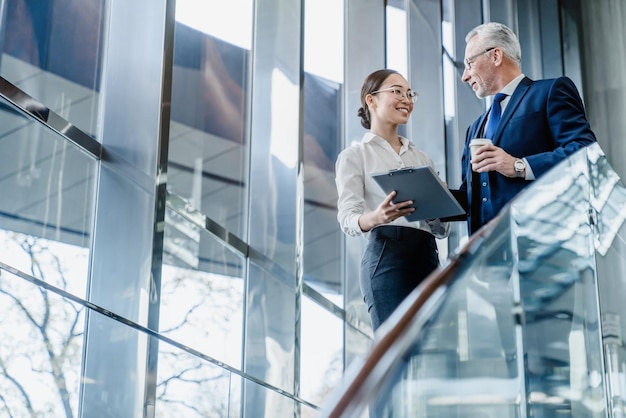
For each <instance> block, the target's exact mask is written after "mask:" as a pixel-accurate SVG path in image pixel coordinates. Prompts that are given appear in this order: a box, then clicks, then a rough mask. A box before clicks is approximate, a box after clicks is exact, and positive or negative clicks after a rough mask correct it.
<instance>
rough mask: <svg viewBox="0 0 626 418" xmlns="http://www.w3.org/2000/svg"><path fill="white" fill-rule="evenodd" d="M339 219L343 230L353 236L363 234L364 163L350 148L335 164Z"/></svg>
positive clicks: (340, 155)
mask: <svg viewBox="0 0 626 418" xmlns="http://www.w3.org/2000/svg"><path fill="white" fill-rule="evenodd" d="M335 173H336V174H335V184H336V185H337V194H338V199H337V220H338V221H339V226H340V227H341V230H342V231H343V232H344V233H345V234H347V235H349V236H352V237H355V236H359V235H361V234H363V231H361V227H360V226H359V217H360V216H361V215H362V214H363V213H364V212H365V189H364V187H365V186H364V184H365V183H364V171H363V164H362V162H361V161H360V159H359V158H358V155H357V153H355V152H354V151H353V150H351V149H350V148H347V149H345V150H344V151H342V152H341V153H340V154H339V156H338V157H337V162H336V164H335Z"/></svg>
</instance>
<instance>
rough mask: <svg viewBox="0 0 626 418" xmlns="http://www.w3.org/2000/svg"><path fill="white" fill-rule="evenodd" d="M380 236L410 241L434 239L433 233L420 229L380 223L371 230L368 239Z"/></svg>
mask: <svg viewBox="0 0 626 418" xmlns="http://www.w3.org/2000/svg"><path fill="white" fill-rule="evenodd" d="M380 238H386V239H392V240H396V241H411V242H422V241H426V240H432V241H434V240H435V237H434V236H433V234H431V233H429V232H426V231H424V230H422V229H417V228H411V227H408V226H398V225H381V226H377V227H376V228H374V229H372V231H371V232H370V239H380Z"/></svg>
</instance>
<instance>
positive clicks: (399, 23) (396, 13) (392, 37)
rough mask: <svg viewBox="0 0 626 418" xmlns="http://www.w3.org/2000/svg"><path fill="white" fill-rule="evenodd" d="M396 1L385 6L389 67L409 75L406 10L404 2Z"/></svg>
mask: <svg viewBox="0 0 626 418" xmlns="http://www.w3.org/2000/svg"><path fill="white" fill-rule="evenodd" d="M394 3H395V4H393V5H391V4H388V5H387V7H386V8H385V18H386V23H387V25H386V29H387V42H386V46H387V48H386V52H387V68H391V69H394V70H396V71H399V72H400V74H403V75H404V76H405V77H408V75H407V74H408V64H407V51H408V48H407V28H406V22H407V20H406V11H405V9H404V7H405V6H404V4H403V3H404V2H394ZM372 71H373V70H372Z"/></svg>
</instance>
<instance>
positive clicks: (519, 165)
mask: <svg viewBox="0 0 626 418" xmlns="http://www.w3.org/2000/svg"><path fill="white" fill-rule="evenodd" d="M513 168H514V169H515V177H524V171H526V163H525V162H524V160H522V159H520V158H518V159H517V160H515V162H514V163H513Z"/></svg>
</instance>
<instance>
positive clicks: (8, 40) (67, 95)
mask: <svg viewBox="0 0 626 418" xmlns="http://www.w3.org/2000/svg"><path fill="white" fill-rule="evenodd" d="M3 3H4V5H5V7H3V8H2V9H0V10H4V13H5V16H3V19H2V22H3V23H6V27H5V28H3V31H2V32H3V35H4V37H5V39H4V44H3V49H2V57H1V59H0V73H1V75H2V77H4V78H6V79H7V80H8V81H10V82H11V83H13V84H15V85H16V86H17V87H19V88H20V89H21V90H22V91H24V92H26V93H27V94H28V95H30V96H32V97H34V98H35V99H36V100H37V101H39V102H41V103H43V104H44V105H46V106H47V107H49V108H50V110H52V111H54V112H55V113H57V114H59V115H60V116H61V117H63V118H64V119H66V120H68V121H70V122H71V123H72V124H73V125H75V126H77V127H78V128H80V129H82V130H83V131H85V132H87V133H89V134H91V135H93V136H95V134H96V122H97V114H98V107H97V105H98V98H97V93H98V91H99V87H100V86H99V83H100V62H101V53H102V49H103V48H102V21H103V19H104V12H103V9H104V5H105V0H54V1H53V0H38V1H7V2H3Z"/></svg>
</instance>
